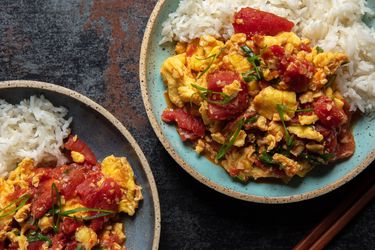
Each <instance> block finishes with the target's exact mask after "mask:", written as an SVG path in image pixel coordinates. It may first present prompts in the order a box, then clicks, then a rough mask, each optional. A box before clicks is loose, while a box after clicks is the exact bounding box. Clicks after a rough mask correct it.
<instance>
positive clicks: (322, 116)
mask: <svg viewBox="0 0 375 250" xmlns="http://www.w3.org/2000/svg"><path fill="white" fill-rule="evenodd" d="M314 112H315V114H316V115H317V116H318V117H319V121H320V122H321V123H322V124H323V125H324V126H325V127H327V128H338V127H340V126H341V125H343V124H345V123H346V122H347V121H348V117H347V115H346V114H345V111H344V110H343V109H340V108H338V107H337V106H336V104H335V103H334V102H333V101H332V100H331V99H330V98H329V97H327V96H321V97H319V99H318V100H317V101H316V102H315V103H314Z"/></svg>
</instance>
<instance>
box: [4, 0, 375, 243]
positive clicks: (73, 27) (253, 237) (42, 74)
mask: <svg viewBox="0 0 375 250" xmlns="http://www.w3.org/2000/svg"><path fill="white" fill-rule="evenodd" d="M155 3H156V1H155V0H81V1H79V0H64V1H61V0H48V1H47V0H27V1H25V0H1V1H0V80H10V79H27V80H39V81H46V82H51V83H56V84H61V85H63V86H65V87H69V88H71V89H74V90H77V91H79V92H81V93H83V94H85V95H87V96H89V97H90V98H92V99H93V100H95V101H97V102H98V103H100V104H102V105H103V106H104V107H105V108H107V109H108V110H109V111H111V112H112V113H113V114H114V115H115V116H116V117H117V118H119V119H120V120H121V121H122V122H123V123H124V124H125V125H126V126H127V128H128V129H129V130H130V132H131V133H132V134H133V135H134V137H135V139H136V140H137V141H138V143H139V144H140V146H141V148H142V150H143V151H144V152H145V155H146V157H147V159H148V160H149V163H150V165H151V167H152V169H153V172H154V176H155V179H156V183H157V185H158V189H159V194H160V202H161V212H162V233H161V242H160V249H249V248H253V249H290V248H291V247H292V246H293V245H294V244H295V243H297V242H298V241H299V240H300V239H301V238H303V236H304V235H305V234H306V233H308V232H309V230H311V229H312V228H313V226H314V225H315V224H316V223H318V222H319V221H320V220H321V219H322V218H324V216H326V215H327V214H328V213H329V211H330V210H331V209H332V208H333V207H335V205H337V203H339V201H340V200H342V199H344V198H345V197H346V196H348V195H350V192H351V189H352V188H353V186H354V185H355V184H356V183H361V178H362V177H363V176H364V175H366V174H369V173H370V172H371V173H372V174H374V171H370V170H372V169H374V167H372V169H368V170H367V171H365V172H364V173H363V174H361V175H360V176H359V177H358V178H356V179H355V180H354V181H352V182H351V183H349V184H347V185H345V186H344V187H343V188H340V189H339V190H336V191H334V192H332V193H330V194H328V195H325V196H323V197H320V198H317V199H314V200H311V201H305V202H300V203H296V204H288V205H262V204H254V203H248V202H243V201H238V200H234V199H232V198H229V197H225V196H223V195H221V194H218V193H216V192H214V191H212V190H210V189H208V188H207V187H205V186H203V185H202V184H200V183H198V182H197V181H196V180H194V179H193V178H192V177H190V176H189V175H188V174H187V173H185V172H184V171H183V170H182V169H181V168H180V167H179V166H178V165H177V164H176V163H175V162H174V161H173V159H172V158H171V157H170V156H169V155H168V154H167V152H166V151H165V150H164V148H163V147H162V146H161V144H160V143H159V141H158V139H157V138H156V136H155V135H154V133H153V131H152V128H151V126H150V124H149V123H148V120H147V117H146V113H145V110H144V107H143V103H142V98H141V93H140V88H139V83H138V58H139V50H140V46H141V42H142V36H143V31H144V28H145V26H146V23H147V20H148V16H149V14H150V13H151V11H152V8H153V6H154V5H155ZM129 240H131V239H129ZM328 248H329V249H374V248H375V202H371V203H370V204H369V205H368V206H367V207H366V208H365V209H364V210H363V211H362V212H361V213H360V214H359V215H358V216H357V217H356V218H355V219H354V220H353V221H352V222H351V223H350V224H349V225H348V226H347V227H346V228H345V229H344V230H343V231H342V232H341V233H340V234H339V235H338V236H337V237H336V238H335V239H334V240H333V241H332V242H331V244H330V245H329V247H328Z"/></svg>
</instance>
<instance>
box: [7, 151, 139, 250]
mask: <svg viewBox="0 0 375 250" xmlns="http://www.w3.org/2000/svg"><path fill="white" fill-rule="evenodd" d="M71 155H72V158H73V160H74V162H76V163H81V162H83V161H84V156H83V155H82V154H80V153H78V152H74V151H72V152H71ZM82 157H83V160H82ZM36 170H37V168H36V167H35V164H34V162H33V161H32V160H31V159H24V160H22V161H21V162H20V163H19V164H18V166H17V168H16V169H15V170H14V171H12V172H11V173H10V174H9V177H8V178H7V179H4V178H0V216H1V215H4V214H5V213H9V215H8V216H4V217H3V218H0V242H4V241H5V240H6V239H8V240H9V241H10V242H12V243H15V244H18V247H19V249H27V247H28V245H29V242H28V240H27V235H28V234H29V233H30V226H29V224H27V222H28V221H29V220H31V219H32V217H33V216H32V212H31V209H32V204H33V202H34V200H33V198H31V196H30V198H28V199H22V197H26V196H20V197H21V200H18V202H17V205H19V203H20V202H22V201H25V204H23V205H22V206H21V207H19V208H16V204H15V203H14V201H15V200H12V199H10V198H9V197H10V196H12V195H13V194H14V193H15V192H17V190H24V193H26V194H29V193H30V192H31V189H32V188H37V187H38V186H39V182H40V177H41V174H40V173H39V174H38V171H36ZM101 172H102V174H103V178H112V179H113V180H114V181H115V182H116V183H117V184H118V185H119V186H120V188H121V194H122V196H121V199H120V200H119V201H118V204H119V205H118V210H117V211H116V213H119V212H125V213H127V214H129V215H130V216H132V215H134V213H135V210H136V209H137V208H138V203H139V201H140V200H142V193H141V187H140V186H139V185H137V184H136V183H135V177H134V172H133V170H132V168H131V166H130V164H129V163H128V161H127V160H126V158H124V157H115V156H113V155H112V156H108V157H106V158H105V159H104V160H103V162H102V166H101ZM63 174H64V173H63ZM102 181H103V179H101V180H100V181H99V182H102ZM99 184H100V183H99ZM99 186H100V185H99ZM46 198H47V197H46ZM13 199H17V197H16V198H13ZM30 202H31V203H30ZM82 208H83V209H84V208H85V206H84V205H82V203H81V201H80V199H79V198H78V197H74V198H72V199H68V200H66V199H65V197H64V196H61V211H62V212H66V211H71V210H73V209H82ZM90 215H91V214H90V212H89V211H79V212H76V213H73V214H71V216H75V217H77V218H82V217H85V216H86V217H87V216H90ZM13 220H14V221H16V222H17V223H19V225H20V228H18V227H17V228H14V222H12V221H13ZM61 223H62V222H61ZM36 225H38V228H39V230H40V232H41V233H42V234H47V233H49V232H51V231H52V229H53V225H54V222H53V216H51V215H49V214H48V213H47V214H45V215H43V216H42V217H41V218H39V219H37V220H36ZM113 237H116V238H117V239H118V240H117V241H116V242H113ZM75 240H76V241H77V242H79V243H81V245H82V246H84V247H85V249H92V248H93V247H94V246H96V245H97V244H99V243H100V244H103V246H106V247H107V248H108V249H125V247H124V246H123V242H124V241H125V234H124V232H123V225H122V224H121V223H115V224H113V227H112V226H109V227H108V226H107V227H106V228H105V229H104V230H103V231H102V232H101V234H100V235H97V233H96V232H95V231H94V230H93V229H92V228H90V227H88V226H85V225H84V224H82V226H81V227H79V228H77V230H76V231H75ZM114 244H115V245H114ZM44 245H46V246H45V247H46V248H48V247H47V245H48V244H47V243H46V244H44ZM107 248H106V249H107Z"/></svg>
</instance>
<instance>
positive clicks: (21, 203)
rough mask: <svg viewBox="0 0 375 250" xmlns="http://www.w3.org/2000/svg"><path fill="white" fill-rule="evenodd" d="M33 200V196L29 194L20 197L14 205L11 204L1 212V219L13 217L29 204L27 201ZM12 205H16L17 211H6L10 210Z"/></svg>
mask: <svg viewBox="0 0 375 250" xmlns="http://www.w3.org/2000/svg"><path fill="white" fill-rule="evenodd" d="M30 198H31V196H30V195H29V194H24V195H22V196H21V197H19V198H18V199H16V200H15V201H13V202H12V203H10V204H9V205H8V206H6V207H4V208H3V209H1V210H0V213H1V214H0V219H1V218H4V217H7V216H9V215H12V214H14V213H15V212H17V211H18V210H19V209H20V208H21V207H23V206H25V204H26V203H27V201H28V200H29V199H30ZM18 203H19V204H18ZM17 204H18V205H17ZM12 205H16V208H15V209H12V210H10V211H8V212H7V211H6V210H7V209H8V208H10V207H11V206H12Z"/></svg>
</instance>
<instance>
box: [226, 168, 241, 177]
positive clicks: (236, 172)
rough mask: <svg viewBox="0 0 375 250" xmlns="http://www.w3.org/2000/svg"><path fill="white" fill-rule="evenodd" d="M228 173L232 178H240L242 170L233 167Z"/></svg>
mask: <svg viewBox="0 0 375 250" xmlns="http://www.w3.org/2000/svg"><path fill="white" fill-rule="evenodd" d="M228 173H229V175H230V176H232V177H235V176H238V174H239V173H240V170H239V169H238V168H235V167H232V168H230V169H229V172H228Z"/></svg>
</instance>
